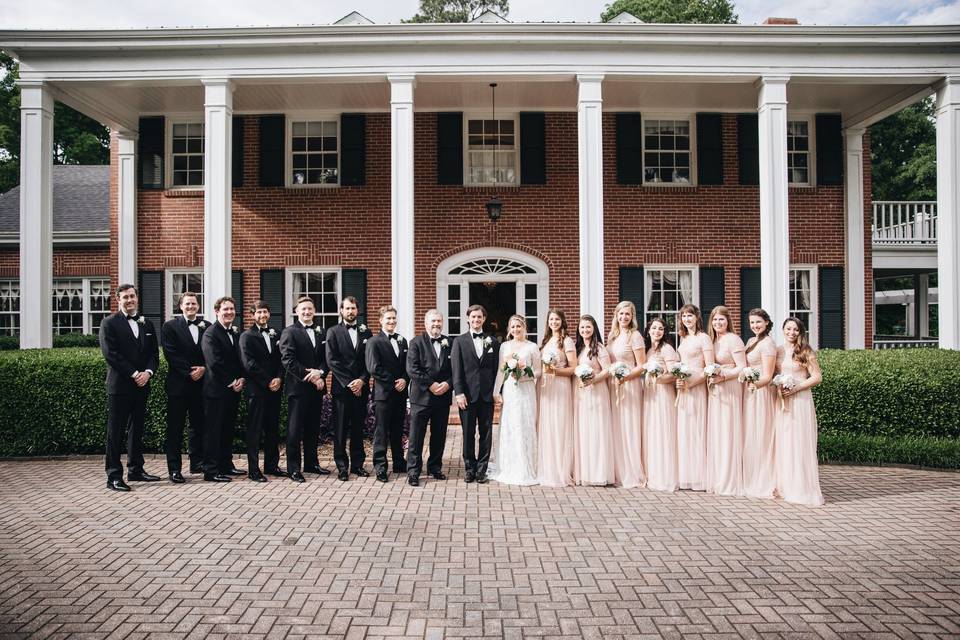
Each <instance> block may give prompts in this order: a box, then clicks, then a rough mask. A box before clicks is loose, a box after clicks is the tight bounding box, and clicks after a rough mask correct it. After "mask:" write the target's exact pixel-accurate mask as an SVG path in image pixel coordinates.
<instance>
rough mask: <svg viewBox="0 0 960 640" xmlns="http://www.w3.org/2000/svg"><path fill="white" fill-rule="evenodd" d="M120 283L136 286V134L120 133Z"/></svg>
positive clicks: (118, 217)
mask: <svg viewBox="0 0 960 640" xmlns="http://www.w3.org/2000/svg"><path fill="white" fill-rule="evenodd" d="M117 260H118V265H117V266H118V271H117V273H118V280H119V282H118V283H117V284H120V283H121V282H122V283H129V284H136V283H137V134H136V133H131V132H129V131H119V132H117Z"/></svg>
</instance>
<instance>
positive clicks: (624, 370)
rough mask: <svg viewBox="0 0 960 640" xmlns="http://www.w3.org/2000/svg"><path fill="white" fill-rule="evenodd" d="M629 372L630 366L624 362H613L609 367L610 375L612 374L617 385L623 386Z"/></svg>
mask: <svg viewBox="0 0 960 640" xmlns="http://www.w3.org/2000/svg"><path fill="white" fill-rule="evenodd" d="M631 370H632V369H631V368H630V365H628V364H627V363H626V362H614V363H613V364H612V365H610V373H611V374H613V377H614V379H615V380H616V381H617V383H618V384H623V381H624V379H625V378H626V377H627V376H628V375H630V371H631Z"/></svg>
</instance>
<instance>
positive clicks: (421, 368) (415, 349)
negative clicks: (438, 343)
mask: <svg viewBox="0 0 960 640" xmlns="http://www.w3.org/2000/svg"><path fill="white" fill-rule="evenodd" d="M422 344H423V343H422V342H421V341H419V340H418V341H415V342H411V343H410V348H409V349H408V350H407V375H408V376H410V379H411V380H415V381H416V382H417V383H418V384H421V385H423V386H424V387H429V386H430V385H431V384H433V376H431V375H430V369H429V368H427V365H426V363H425V362H424V356H423V348H422V347H421V345H422Z"/></svg>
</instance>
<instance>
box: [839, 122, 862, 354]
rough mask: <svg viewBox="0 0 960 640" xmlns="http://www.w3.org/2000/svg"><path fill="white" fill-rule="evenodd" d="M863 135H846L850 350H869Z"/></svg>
mask: <svg viewBox="0 0 960 640" xmlns="http://www.w3.org/2000/svg"><path fill="white" fill-rule="evenodd" d="M863 132H864V129H847V130H845V131H844V143H845V145H846V161H847V166H846V172H845V173H844V180H845V182H846V189H845V190H844V191H845V192H846V206H847V224H846V231H847V265H846V266H847V268H846V298H847V299H846V307H847V308H846V313H845V314H844V317H845V318H846V320H847V340H846V345H847V349H865V348H866V346H867V342H866V340H867V339H866V333H867V320H866V318H867V317H866V304H867V302H866V297H867V285H866V283H865V281H866V266H865V265H864V260H865V255H864V246H863V243H864V239H863V238H864V235H863V234H864V228H863V225H864V223H863Z"/></svg>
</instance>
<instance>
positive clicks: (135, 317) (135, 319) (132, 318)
mask: <svg viewBox="0 0 960 640" xmlns="http://www.w3.org/2000/svg"><path fill="white" fill-rule="evenodd" d="M139 317H140V316H139V315H135V316H127V320H133V321H134V322H136V321H137V318H139Z"/></svg>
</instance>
